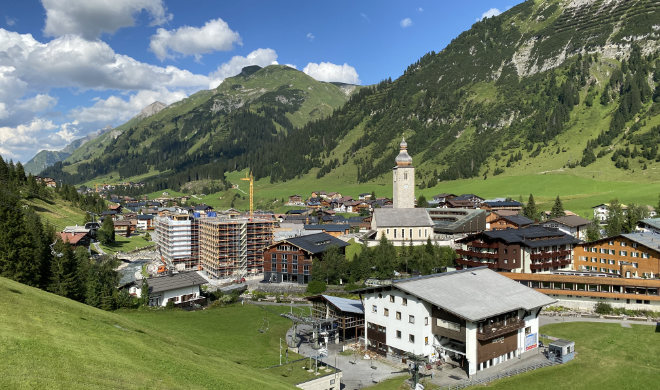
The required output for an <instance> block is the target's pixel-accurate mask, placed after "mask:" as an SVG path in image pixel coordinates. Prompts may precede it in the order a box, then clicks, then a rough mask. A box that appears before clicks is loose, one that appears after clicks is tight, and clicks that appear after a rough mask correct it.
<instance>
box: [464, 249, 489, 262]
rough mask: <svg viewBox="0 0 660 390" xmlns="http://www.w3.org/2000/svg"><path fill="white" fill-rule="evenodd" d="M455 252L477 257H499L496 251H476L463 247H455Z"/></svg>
mask: <svg viewBox="0 0 660 390" xmlns="http://www.w3.org/2000/svg"><path fill="white" fill-rule="evenodd" d="M456 253H458V254H459V255H461V256H467V257H476V258H478V259H493V260H497V259H498V257H499V255H498V254H497V253H487V252H477V251H471V250H465V249H456Z"/></svg>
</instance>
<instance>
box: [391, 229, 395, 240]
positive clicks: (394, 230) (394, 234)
mask: <svg viewBox="0 0 660 390" xmlns="http://www.w3.org/2000/svg"><path fill="white" fill-rule="evenodd" d="M392 230H394V238H396V229H392Z"/></svg>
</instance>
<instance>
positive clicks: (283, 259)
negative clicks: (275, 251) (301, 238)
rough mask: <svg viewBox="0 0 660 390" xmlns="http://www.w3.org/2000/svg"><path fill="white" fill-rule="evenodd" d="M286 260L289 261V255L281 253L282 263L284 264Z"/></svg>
mask: <svg viewBox="0 0 660 390" xmlns="http://www.w3.org/2000/svg"><path fill="white" fill-rule="evenodd" d="M288 259H289V255H287V254H286V253H283V254H282V263H286V262H287V260H288Z"/></svg>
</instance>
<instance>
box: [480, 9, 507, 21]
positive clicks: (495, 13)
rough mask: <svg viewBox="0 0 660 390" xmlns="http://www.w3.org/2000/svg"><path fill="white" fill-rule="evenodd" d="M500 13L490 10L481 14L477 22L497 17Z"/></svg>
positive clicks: (497, 10) (496, 10)
mask: <svg viewBox="0 0 660 390" xmlns="http://www.w3.org/2000/svg"><path fill="white" fill-rule="evenodd" d="M501 13H502V11H500V10H499V9H497V8H491V9H489V10H488V11H486V12H484V13H483V14H481V17H480V18H478V19H477V22H478V21H480V20H484V19H486V18H492V17H493V16H497V15H499V14H501Z"/></svg>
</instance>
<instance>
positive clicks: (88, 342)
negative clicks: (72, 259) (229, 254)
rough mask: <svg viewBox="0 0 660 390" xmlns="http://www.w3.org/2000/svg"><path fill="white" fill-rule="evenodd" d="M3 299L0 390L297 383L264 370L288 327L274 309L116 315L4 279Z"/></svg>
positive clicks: (0, 294)
mask: <svg viewBox="0 0 660 390" xmlns="http://www.w3.org/2000/svg"><path fill="white" fill-rule="evenodd" d="M0 297H1V298H2V299H0V356H2V359H0V361H1V363H0V388H8V389H33V388H44V389H83V388H84V389H108V388H121V389H144V388H158V389H194V388H215V389H260V388H261V389H287V388H293V383H292V382H293V381H294V380H296V378H292V379H291V380H290V379H289V377H286V376H284V375H282V374H281V373H278V372H276V371H273V372H269V371H268V370H266V368H267V367H269V366H272V365H275V364H277V363H278V361H279V349H278V346H279V338H280V337H283V336H284V334H285V332H286V329H287V328H288V327H289V326H290V321H289V320H286V319H284V318H282V317H280V316H279V315H278V313H277V312H276V311H273V310H270V311H266V310H264V309H262V308H260V307H257V306H254V305H245V306H240V305H238V306H231V307H226V308H216V309H208V310H204V311H199V312H184V311H179V310H171V311H166V310H159V311H148V310H147V311H119V312H114V313H113V312H105V311H102V310H99V309H96V308H93V307H90V306H86V305H83V304H81V303H78V302H74V301H71V300H69V299H66V298H62V297H59V296H56V295H54V294H49V293H46V292H44V291H41V290H38V289H35V288H32V287H27V286H25V285H22V284H19V283H16V282H14V281H11V280H8V279H5V278H0ZM264 321H266V322H267V324H268V325H267V326H266V327H264V326H263V324H264ZM260 330H261V331H260ZM262 331H263V332H262ZM289 358H290V359H293V358H294V356H293V354H291V353H290V354H289Z"/></svg>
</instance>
